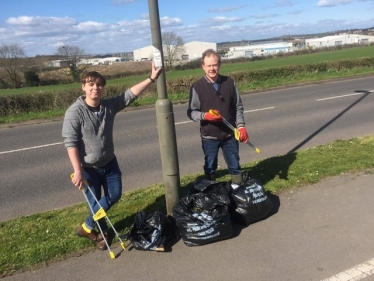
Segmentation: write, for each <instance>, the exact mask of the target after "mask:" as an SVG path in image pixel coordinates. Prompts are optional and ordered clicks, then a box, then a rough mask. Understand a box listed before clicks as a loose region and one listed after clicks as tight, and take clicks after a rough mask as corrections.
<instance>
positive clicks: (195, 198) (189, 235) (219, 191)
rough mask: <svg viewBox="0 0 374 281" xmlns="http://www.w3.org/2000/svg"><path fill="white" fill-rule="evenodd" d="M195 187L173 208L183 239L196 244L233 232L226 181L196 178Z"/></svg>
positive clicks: (189, 243)
mask: <svg viewBox="0 0 374 281" xmlns="http://www.w3.org/2000/svg"><path fill="white" fill-rule="evenodd" d="M194 188H195V190H196V191H198V192H197V193H194V194H191V195H187V196H186V197H183V198H182V199H180V200H179V202H178V203H177V204H176V205H175V206H174V208H173V217H174V219H175V222H176V226H177V229H178V231H179V232H180V234H181V236H182V240H183V242H184V243H185V244H186V245H187V246H198V245H204V244H208V243H211V242H215V241H219V240H223V239H226V238H229V237H230V236H232V233H233V230H232V225H231V216H230V213H229V206H230V197H229V193H228V190H227V188H226V184H225V183H219V182H211V181H208V180H201V181H197V182H195V184H194Z"/></svg>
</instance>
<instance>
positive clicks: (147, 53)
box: [133, 41, 217, 61]
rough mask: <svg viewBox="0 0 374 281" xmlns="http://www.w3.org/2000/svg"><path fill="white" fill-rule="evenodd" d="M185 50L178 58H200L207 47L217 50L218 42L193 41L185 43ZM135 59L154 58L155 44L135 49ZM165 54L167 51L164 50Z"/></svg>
mask: <svg viewBox="0 0 374 281" xmlns="http://www.w3.org/2000/svg"><path fill="white" fill-rule="evenodd" d="M184 49H185V52H184V53H183V54H182V55H181V56H180V57H178V58H176V59H180V60H195V59H200V58H201V55H202V53H203V52H204V51H205V50H207V49H213V50H215V51H217V43H211V42H199V41H192V42H189V43H186V44H184ZM133 54H134V61H144V60H152V59H153V46H152V45H151V46H147V47H144V48H139V49H136V50H134V51H133ZM164 56H165V52H164Z"/></svg>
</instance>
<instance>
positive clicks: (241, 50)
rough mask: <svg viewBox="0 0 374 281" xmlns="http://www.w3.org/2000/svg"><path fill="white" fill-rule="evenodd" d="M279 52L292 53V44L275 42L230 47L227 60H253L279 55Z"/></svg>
mask: <svg viewBox="0 0 374 281" xmlns="http://www.w3.org/2000/svg"><path fill="white" fill-rule="evenodd" d="M279 52H283V53H288V52H292V43H288V42H273V43H262V44H253V45H247V46H238V47H230V48H229V51H228V52H227V54H226V56H225V58H227V59H235V58H241V57H245V58H251V57H255V56H267V55H273V54H277V53H279Z"/></svg>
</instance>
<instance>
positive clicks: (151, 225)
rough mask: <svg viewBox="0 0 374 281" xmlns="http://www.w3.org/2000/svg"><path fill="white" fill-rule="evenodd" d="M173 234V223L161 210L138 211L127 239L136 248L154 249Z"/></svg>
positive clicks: (163, 243)
mask: <svg viewBox="0 0 374 281" xmlns="http://www.w3.org/2000/svg"><path fill="white" fill-rule="evenodd" d="M172 235H173V225H172V222H171V220H170V219H169V217H168V216H166V215H165V214H163V213H162V212H158V211H156V212H153V213H148V212H147V211H140V212H138V213H137V214H136V215H135V218H134V223H133V225H132V226H131V229H130V232H129V234H128V239H129V240H130V241H131V244H132V245H133V246H134V248H135V249H137V250H144V251H146V250H149V251H156V250H158V249H160V247H161V248H162V247H163V246H164V245H165V243H166V242H167V241H168V240H169V239H170V238H171V237H172Z"/></svg>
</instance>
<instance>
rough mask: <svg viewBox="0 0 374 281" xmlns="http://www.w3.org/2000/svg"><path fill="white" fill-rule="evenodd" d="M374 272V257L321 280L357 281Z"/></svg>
mask: <svg viewBox="0 0 374 281" xmlns="http://www.w3.org/2000/svg"><path fill="white" fill-rule="evenodd" d="M372 274H374V259H371V260H368V261H366V262H363V263H361V264H358V265H355V266H354V267H352V268H350V269H347V270H345V271H342V272H340V273H338V274H335V275H334V276H331V277H330V278H327V279H323V280H321V281H357V280H361V279H364V278H366V277H369V276H370V275H372Z"/></svg>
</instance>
